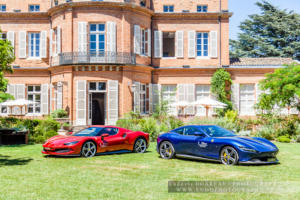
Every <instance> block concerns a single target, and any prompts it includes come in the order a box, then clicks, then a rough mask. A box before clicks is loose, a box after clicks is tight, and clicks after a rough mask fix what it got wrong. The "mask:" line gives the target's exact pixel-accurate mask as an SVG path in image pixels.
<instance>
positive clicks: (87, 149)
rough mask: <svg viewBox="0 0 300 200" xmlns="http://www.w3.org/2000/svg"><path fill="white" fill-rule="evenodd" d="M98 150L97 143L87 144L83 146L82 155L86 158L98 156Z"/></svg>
mask: <svg viewBox="0 0 300 200" xmlns="http://www.w3.org/2000/svg"><path fill="white" fill-rule="evenodd" d="M96 151H97V148H96V145H95V143H93V142H86V143H84V144H83V146H82V150H81V154H82V155H83V156H84V157H87V158H88V157H93V156H94V155H95V154H96Z"/></svg>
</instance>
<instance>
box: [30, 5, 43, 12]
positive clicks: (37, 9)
mask: <svg viewBox="0 0 300 200" xmlns="http://www.w3.org/2000/svg"><path fill="white" fill-rule="evenodd" d="M31 6H33V10H30V7H31ZM40 9H41V6H40V5H39V4H30V5H29V6H28V11H29V12H40Z"/></svg>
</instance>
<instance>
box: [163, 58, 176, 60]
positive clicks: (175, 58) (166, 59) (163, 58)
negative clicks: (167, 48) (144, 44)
mask: <svg viewBox="0 0 300 200" xmlns="http://www.w3.org/2000/svg"><path fill="white" fill-rule="evenodd" d="M161 59H166V60H168V59H177V58H176V57H161Z"/></svg>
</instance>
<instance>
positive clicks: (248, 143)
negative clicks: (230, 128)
mask: <svg viewBox="0 0 300 200" xmlns="http://www.w3.org/2000/svg"><path fill="white" fill-rule="evenodd" d="M224 139H225V138H224ZM226 139H230V140H231V141H234V142H235V143H237V145H241V146H245V147H247V148H249V147H250V148H252V149H255V150H257V151H259V152H268V151H277V150H278V149H277V147H276V146H275V145H274V144H273V145H272V143H271V142H266V141H263V140H259V139H257V138H252V137H247V136H234V137H226Z"/></svg>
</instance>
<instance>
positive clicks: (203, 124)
mask: <svg viewBox="0 0 300 200" xmlns="http://www.w3.org/2000/svg"><path fill="white" fill-rule="evenodd" d="M199 126H200V127H202V126H203V127H204V126H218V125H214V124H201V125H186V126H181V127H178V128H184V127H199ZM176 129H177V128H176Z"/></svg>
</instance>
